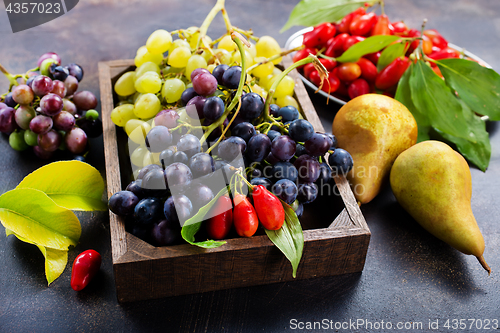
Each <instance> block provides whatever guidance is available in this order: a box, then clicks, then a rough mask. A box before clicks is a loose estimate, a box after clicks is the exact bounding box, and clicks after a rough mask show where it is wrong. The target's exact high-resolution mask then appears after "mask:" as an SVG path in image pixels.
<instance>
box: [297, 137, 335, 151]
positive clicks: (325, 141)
mask: <svg viewBox="0 0 500 333" xmlns="http://www.w3.org/2000/svg"><path fill="white" fill-rule="evenodd" d="M331 145H332V141H331V140H330V138H329V137H328V136H327V135H326V134H324V133H314V134H313V135H312V136H311V138H310V139H309V140H307V141H306V142H304V147H305V148H306V151H307V153H308V154H309V155H311V156H322V155H324V154H326V152H327V151H328V149H330V146H331Z"/></svg>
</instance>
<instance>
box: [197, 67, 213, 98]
mask: <svg viewBox="0 0 500 333" xmlns="http://www.w3.org/2000/svg"><path fill="white" fill-rule="evenodd" d="M198 69H199V68H198ZM195 71H196V70H195ZM192 82H193V88H194V91H196V93H197V94H199V95H201V96H208V95H211V94H213V93H214V92H215V91H216V90H217V79H216V78H215V77H214V76H213V75H212V74H210V72H208V71H207V73H205V72H203V73H200V74H198V75H196V76H195V77H194V78H193V81H192Z"/></svg>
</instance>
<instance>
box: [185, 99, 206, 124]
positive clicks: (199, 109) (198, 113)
mask: <svg viewBox="0 0 500 333" xmlns="http://www.w3.org/2000/svg"><path fill="white" fill-rule="evenodd" d="M206 100H207V99H206V98H205V97H203V96H195V97H193V98H191V99H190V100H189V101H188V102H187V104H186V112H187V115H188V116H189V117H190V118H193V119H203V118H205V116H204V114H203V107H204V105H205V101H206ZM190 105H194V106H195V107H196V108H193V107H190Z"/></svg>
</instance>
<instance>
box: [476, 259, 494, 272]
mask: <svg viewBox="0 0 500 333" xmlns="http://www.w3.org/2000/svg"><path fill="white" fill-rule="evenodd" d="M476 258H477V260H478V261H479V263H480V264H481V266H483V268H484V269H485V270H486V271H487V272H488V275H490V274H491V268H490V266H488V264H487V263H486V260H484V258H483V256H480V257H476Z"/></svg>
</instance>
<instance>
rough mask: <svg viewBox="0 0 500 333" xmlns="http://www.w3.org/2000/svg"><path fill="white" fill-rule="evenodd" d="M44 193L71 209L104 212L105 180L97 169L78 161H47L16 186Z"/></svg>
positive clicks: (105, 207) (105, 206)
mask: <svg viewBox="0 0 500 333" xmlns="http://www.w3.org/2000/svg"><path fill="white" fill-rule="evenodd" d="M16 188H18V189H21V188H32V189H36V190H40V191H43V192H45V193H46V194H47V195H48V196H49V197H50V198H52V200H54V201H55V202H56V203H57V204H58V205H59V206H61V207H65V208H67V209H70V210H83V211H93V210H100V211H106V210H107V205H106V203H105V202H103V201H102V195H103V192H104V180H103V179H102V177H101V174H100V173H99V171H97V170H96V169H95V168H94V167H92V166H91V165H90V164H88V163H84V162H80V161H59V162H53V163H50V164H47V165H45V166H43V167H41V168H39V169H37V170H35V171H33V172H32V173H30V174H29V175H27V176H26V177H25V178H24V179H23V180H22V181H21V183H19V185H18V186H17V187H16Z"/></svg>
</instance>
